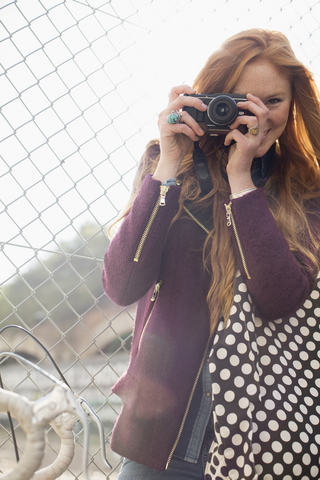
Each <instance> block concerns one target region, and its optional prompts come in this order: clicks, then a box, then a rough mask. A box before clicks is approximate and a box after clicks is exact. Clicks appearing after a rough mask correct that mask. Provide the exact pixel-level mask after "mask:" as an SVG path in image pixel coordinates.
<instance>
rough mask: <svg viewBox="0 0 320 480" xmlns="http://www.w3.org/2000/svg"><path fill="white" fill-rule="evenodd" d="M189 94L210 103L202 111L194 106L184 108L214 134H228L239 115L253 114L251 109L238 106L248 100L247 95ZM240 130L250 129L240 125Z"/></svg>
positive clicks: (201, 125)
mask: <svg viewBox="0 0 320 480" xmlns="http://www.w3.org/2000/svg"><path fill="white" fill-rule="evenodd" d="M185 95H186V94H185ZM188 96H189V97H196V98H200V100H201V101H202V102H203V103H205V104H206V105H208V108H207V110H206V111H205V112H200V111H199V110H197V109H196V108H194V107H187V106H186V107H184V108H183V110H185V111H186V112H188V113H189V115H191V117H193V118H194V119H195V120H196V122H198V123H199V125H200V127H201V128H202V129H203V130H204V131H205V132H206V133H208V134H209V135H212V136H218V135H227V133H229V132H230V127H229V125H231V123H233V122H234V120H235V119H236V118H237V117H239V116H243V115H250V116H253V113H252V112H250V111H249V110H243V109H241V108H239V107H238V106H237V103H238V102H243V101H246V100H247V97H246V96H245V95H240V94H239V95H238V94H236V93H235V94H233V93H196V94H194V95H188ZM238 130H240V131H241V133H243V134H245V133H246V132H247V131H248V129H247V127H246V125H240V126H239V127H238Z"/></svg>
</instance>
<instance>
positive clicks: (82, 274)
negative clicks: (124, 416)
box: [0, 0, 320, 480]
mask: <svg viewBox="0 0 320 480" xmlns="http://www.w3.org/2000/svg"><path fill="white" fill-rule="evenodd" d="M250 27H262V28H268V29H272V30H280V31H282V32H283V33H285V34H286V35H287V37H288V38H289V40H290V41H291V44H292V46H293V49H294V51H295V53H296V55H297V57H298V58H299V59H300V60H302V61H303V62H304V63H306V64H307V65H308V66H309V68H310V69H311V71H312V72H313V74H314V75H315V78H316V80H317V79H318V78H319V75H320V1H318V0H317V1H315V0H250V1H247V0H242V1H241V2H240V1H238V0H108V1H106V0H41V1H40V0H11V1H10V0H0V107H1V110H0V245H1V250H0V329H1V328H3V327H5V326H8V325H12V324H14V325H18V326H21V327H24V328H25V329H26V330H28V331H30V332H32V333H33V334H34V335H35V336H36V337H37V338H38V339H39V340H40V341H41V342H42V343H43V344H44V345H45V347H46V348H47V349H49V351H50V352H51V354H52V356H53V357H54V358H55V360H56V361H57V363H58V364H59V367H60V368H61V370H62V372H63V373H64V375H65V377H66V378H67V380H68V382H69V383H70V386H71V387H72V389H73V390H74V392H76V393H77V394H79V395H81V396H83V397H84V398H85V399H86V400H88V401H89V402H90V403H91V405H92V407H93V408H94V410H95V411H96V412H97V414H98V415H99V417H100V418H101V420H102V421H103V423H104V428H105V442H106V448H107V455H108V458H109V460H110V461H111V463H112V465H113V468H112V469H111V470H110V469H106V468H105V467H104V466H103V464H102V462H101V460H100V446H99V442H98V435H97V429H96V428H95V427H94V425H92V426H91V427H90V428H91V441H90V457H89V460H90V464H89V473H90V476H91V479H92V480H100V479H106V478H107V479H110V480H114V479H115V478H116V474H117V471H118V468H119V464H120V462H121V459H120V458H119V457H118V456H116V455H115V454H113V453H112V452H111V451H110V449H109V446H108V445H109V443H108V442H109V438H110V433H111V430H112V426H113V423H114V422H115V420H116V418H117V415H118V413H119V411H120V408H121V402H120V399H119V398H118V397H116V396H115V395H113V394H112V393H111V386H112V385H113V384H114V383H115V381H116V380H117V378H118V377H119V376H120V375H122V374H123V373H124V371H125V370H126V366H127V363H128V358H129V352H130V342H131V332H132V326H133V320H134V314H135V307H134V305H132V306H131V307H129V308H126V309H124V308H120V307H118V306H116V305H114V304H113V303H112V302H111V300H109V299H108V298H107V297H106V296H105V295H104V293H103V289H102V285H101V272H102V262H103V255H104V253H105V251H106V249H107V248H108V244H109V240H108V235H107V231H108V226H109V225H110V223H112V220H114V219H115V217H116V215H117V213H118V212H119V210H120V209H121V208H122V207H123V206H124V205H125V203H126V201H127V200H128V198H129V194H130V189H131V184H132V180H133V177H134V175H135V170H136V166H137V162H138V161H139V159H140V157H141V155H142V153H143V150H144V148H145V145H146V143H147V142H148V141H149V140H150V139H152V138H156V137H157V136H158V133H157V115H158V113H159V112H161V111H162V110H163V109H164V108H165V107H166V104H167V98H168V93H169V91H170V89H171V87H172V86H174V85H178V84H182V83H187V84H192V83H193V79H194V78H195V76H196V74H197V73H198V71H199V70H200V69H201V68H202V66H203V64H204V63H205V61H206V59H207V57H208V56H209V55H210V54H211V52H212V51H213V50H215V49H216V48H218V47H219V45H220V44H221V42H222V41H224V40H225V39H226V38H227V37H229V36H230V35H232V34H234V33H236V32H238V31H241V30H244V29H247V28H250ZM318 83H319V82H318ZM5 351H14V352H16V353H19V354H20V355H22V356H24V357H26V358H28V359H29V360H31V361H32V362H34V363H36V364H38V365H39V366H41V367H42V368H44V369H46V370H47V371H49V372H50V373H52V374H53V375H55V376H58V374H57V372H55V370H54V369H53V368H52V366H51V364H50V362H49V361H48V360H47V358H46V355H45V353H44V352H43V350H42V349H41V348H40V347H39V346H38V345H37V344H36V343H35V342H34V341H33V340H32V339H31V338H29V337H28V335H27V334H26V333H25V332H23V331H19V330H17V329H13V328H8V329H5V330H4V331H3V332H2V335H0V353H1V352H5ZM0 371H1V374H2V377H3V382H4V386H5V388H7V389H9V390H12V391H15V392H17V393H20V394H23V395H25V396H26V397H27V398H29V399H30V400H34V399H36V398H40V397H41V396H42V395H44V394H45V393H46V392H48V390H49V389H50V388H51V386H52V384H51V383H50V382H49V381H48V380H46V379H45V378H43V377H42V376H41V375H40V374H39V373H36V372H34V371H32V370H30V369H29V368H27V367H26V366H25V365H23V364H19V363H17V362H16V361H15V360H13V359H8V358H2V359H1V361H0ZM16 430H17V435H18V440H19V448H20V449H21V452H23V445H24V438H23V434H22V433H21V432H20V431H19V427H18V426H17V427H16ZM76 435H77V436H76V441H77V449H76V451H77V454H76V458H75V459H74V461H73V463H72V464H71V467H70V468H69V470H68V471H67V472H66V473H64V474H63V475H62V476H61V477H60V478H62V479H83V478H84V476H83V473H82V467H81V455H82V450H83V437H82V430H81V427H80V426H79V428H78V429H77V430H76ZM47 443H48V446H47V452H46V458H45V463H46V464H50V463H51V462H52V459H53V458H55V456H56V451H57V449H59V442H58V439H57V438H56V437H55V435H54V434H53V432H51V431H48V433H47ZM14 464H15V457H14V451H13V444H12V438H11V433H10V431H9V427H8V423H7V419H6V416H5V415H3V414H0V472H3V473H6V472H7V471H10V469H11V468H12V467H13V465H14ZM0 476H1V474H0Z"/></svg>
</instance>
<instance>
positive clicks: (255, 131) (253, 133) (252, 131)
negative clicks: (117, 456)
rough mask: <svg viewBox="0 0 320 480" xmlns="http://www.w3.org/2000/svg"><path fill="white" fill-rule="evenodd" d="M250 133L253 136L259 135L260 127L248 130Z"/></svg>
mask: <svg viewBox="0 0 320 480" xmlns="http://www.w3.org/2000/svg"><path fill="white" fill-rule="evenodd" d="M248 132H249V133H250V134H251V135H259V127H258V126H255V127H250V128H249V129H248Z"/></svg>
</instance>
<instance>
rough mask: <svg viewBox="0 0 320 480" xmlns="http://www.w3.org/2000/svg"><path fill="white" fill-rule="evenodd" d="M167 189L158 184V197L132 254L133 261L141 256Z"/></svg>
mask: <svg viewBox="0 0 320 480" xmlns="http://www.w3.org/2000/svg"><path fill="white" fill-rule="evenodd" d="M169 189H170V187H167V186H166V185H160V195H159V198H158V200H157V202H156V204H155V206H154V208H153V210H152V213H151V215H150V218H149V220H148V223H147V226H146V228H145V230H144V232H143V234H142V237H141V239H140V242H139V245H138V248H137V250H136V253H135V255H134V259H133V261H134V262H139V260H140V256H141V253H142V250H143V247H144V245H145V243H146V240H147V238H148V235H149V233H150V230H151V227H152V225H153V222H154V220H155V218H156V216H157V213H158V211H159V208H160V206H161V207H163V206H164V205H165V204H166V194H167V192H168V190H169Z"/></svg>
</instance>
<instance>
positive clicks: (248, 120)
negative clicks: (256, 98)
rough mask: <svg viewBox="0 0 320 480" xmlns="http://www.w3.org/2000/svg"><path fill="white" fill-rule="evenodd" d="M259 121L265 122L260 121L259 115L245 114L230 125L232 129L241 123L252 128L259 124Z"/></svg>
mask: <svg viewBox="0 0 320 480" xmlns="http://www.w3.org/2000/svg"><path fill="white" fill-rule="evenodd" d="M259 123H260V124H261V123H263V122H262V121H261V122H259V120H258V118H257V117H255V116H248V115H244V116H243V117H237V118H236V119H235V121H234V122H233V123H232V124H231V125H230V128H231V130H235V129H237V128H238V127H239V126H240V125H247V127H248V128H250V127H255V126H257V125H259Z"/></svg>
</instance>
